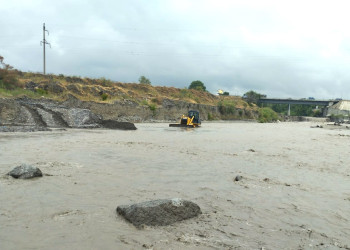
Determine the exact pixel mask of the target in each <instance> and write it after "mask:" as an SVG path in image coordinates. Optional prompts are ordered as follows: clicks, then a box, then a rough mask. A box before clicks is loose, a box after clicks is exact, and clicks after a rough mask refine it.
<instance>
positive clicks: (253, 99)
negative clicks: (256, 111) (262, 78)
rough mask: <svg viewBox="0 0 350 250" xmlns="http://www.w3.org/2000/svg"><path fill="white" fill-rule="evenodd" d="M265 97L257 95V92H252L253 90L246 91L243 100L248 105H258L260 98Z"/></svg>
mask: <svg viewBox="0 0 350 250" xmlns="http://www.w3.org/2000/svg"><path fill="white" fill-rule="evenodd" d="M265 97H266V95H263V94H259V93H257V92H254V91H253V90H251V91H248V92H247V93H245V94H244V95H243V99H245V100H246V101H247V102H248V103H255V104H258V101H259V99H260V98H265Z"/></svg>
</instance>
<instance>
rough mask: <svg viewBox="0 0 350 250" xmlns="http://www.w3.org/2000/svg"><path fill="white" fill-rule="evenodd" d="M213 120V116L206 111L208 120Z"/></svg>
mask: <svg viewBox="0 0 350 250" xmlns="http://www.w3.org/2000/svg"><path fill="white" fill-rule="evenodd" d="M212 120H214V117H213V115H212V114H211V113H208V121H212Z"/></svg>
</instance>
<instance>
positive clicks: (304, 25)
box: [0, 0, 350, 99]
mask: <svg viewBox="0 0 350 250" xmlns="http://www.w3.org/2000/svg"><path fill="white" fill-rule="evenodd" d="M349 13H350V1H348V0H344V1H340V0H332V1H328V0H323V1H322V0H303V1H299V0H283V1H282V0H127V1H126V0H114V1H112V0H111V1H101V0H100V1H95V0H75V1H68V0H60V1H57V0H55V1H52V0H46V1H43V0H31V1H25V0H22V1H20V0H11V1H8V0H0V27H1V28H0V55H2V56H3V57H4V58H5V62H6V63H8V64H11V65H12V66H14V67H15V68H17V69H20V70H22V71H31V72H42V70H43V47H42V46H40V41H41V40H42V39H43V27H42V26H43V23H46V29H47V30H48V31H49V35H48V36H46V40H47V41H48V42H50V44H51V48H49V47H47V57H46V61H47V66H46V71H47V73H54V74H64V75H75V76H81V77H92V78H100V77H105V78H107V79H111V80H114V81H120V82H138V79H139V77H140V76H141V75H144V76H146V77H147V78H149V79H150V80H151V82H152V85H158V86H175V87H179V88H183V87H188V86H189V84H190V83H191V82H192V81H194V80H201V81H202V82H203V83H204V84H205V85H206V87H207V89H208V90H209V91H210V92H212V93H216V91H217V90H218V89H223V90H225V91H228V92H230V94H232V95H242V94H244V93H245V92H247V91H249V90H254V91H257V92H260V93H264V94H267V96H268V97H285V98H288V97H293V98H303V97H306V98H307V97H311V96H312V97H315V98H324V99H329V98H343V99H350V27H349V25H350V14H349Z"/></svg>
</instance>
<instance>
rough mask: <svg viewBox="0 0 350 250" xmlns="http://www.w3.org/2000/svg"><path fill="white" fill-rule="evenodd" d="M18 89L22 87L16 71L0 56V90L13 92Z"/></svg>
mask: <svg viewBox="0 0 350 250" xmlns="http://www.w3.org/2000/svg"><path fill="white" fill-rule="evenodd" d="M18 87H21V85H20V83H19V82H18V80H17V74H16V70H14V69H13V67H12V66H10V65H9V64H6V63H4V58H3V57H2V56H0V88H3V89H9V90H11V89H15V88H18Z"/></svg>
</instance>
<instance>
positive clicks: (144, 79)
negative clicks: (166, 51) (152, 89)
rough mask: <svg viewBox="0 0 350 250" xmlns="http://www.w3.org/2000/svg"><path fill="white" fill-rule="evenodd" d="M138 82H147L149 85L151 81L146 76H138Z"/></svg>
mask: <svg viewBox="0 0 350 250" xmlns="http://www.w3.org/2000/svg"><path fill="white" fill-rule="evenodd" d="M139 82H140V83H143V84H149V85H151V81H150V80H149V79H148V78H146V77H145V76H140V78H139Z"/></svg>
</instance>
